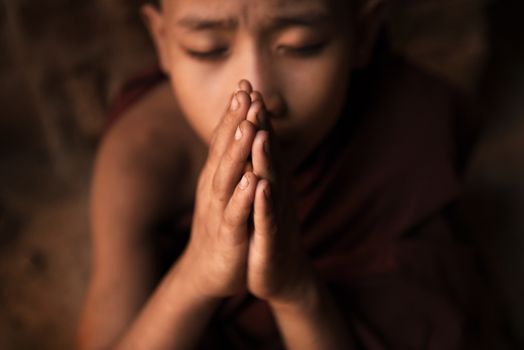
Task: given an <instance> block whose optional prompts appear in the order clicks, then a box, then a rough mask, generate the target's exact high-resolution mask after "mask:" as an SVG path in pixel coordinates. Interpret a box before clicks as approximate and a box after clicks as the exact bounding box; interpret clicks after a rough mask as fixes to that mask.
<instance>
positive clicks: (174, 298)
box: [116, 264, 220, 350]
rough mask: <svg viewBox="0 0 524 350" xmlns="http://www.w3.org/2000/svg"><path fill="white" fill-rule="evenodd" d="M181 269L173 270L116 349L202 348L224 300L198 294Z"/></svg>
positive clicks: (178, 265)
mask: <svg viewBox="0 0 524 350" xmlns="http://www.w3.org/2000/svg"><path fill="white" fill-rule="evenodd" d="M181 269H182V266H181V264H177V265H175V266H173V268H172V269H171V270H170V271H169V273H168V274H167V275H166V277H165V278H164V279H163V281H162V283H161V284H160V285H159V287H158V288H157V289H156V291H155V292H154V294H153V295H152V296H151V298H150V299H149V301H148V302H147V304H146V305H145V307H144V308H143V309H142V311H141V313H140V314H139V316H138V317H137V319H136V320H135V321H134V322H133V324H132V325H131V327H130V328H129V330H128V331H127V332H126V333H125V334H124V336H123V337H122V338H121V339H120V341H119V342H118V344H117V346H116V349H122V350H124V349H125V350H135V349H137V350H138V349H140V350H142V349H144V350H145V349H147V350H161V349H177V350H178V349H192V348H194V347H195V346H196V345H197V344H198V340H199V339H200V336H201V334H202V333H203V332H204V330H205V328H206V326H207V324H208V323H209V320H210V318H211V317H212V315H213V313H214V311H215V309H216V307H217V305H218V303H219V301H220V300H219V299H217V298H215V299H213V298H209V297H206V296H203V295H201V294H199V293H197V292H196V291H195V290H194V289H193V288H192V286H191V284H189V283H187V280H184V279H183V278H182V273H181Z"/></svg>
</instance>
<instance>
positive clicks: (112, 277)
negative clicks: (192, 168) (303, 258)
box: [79, 93, 257, 350]
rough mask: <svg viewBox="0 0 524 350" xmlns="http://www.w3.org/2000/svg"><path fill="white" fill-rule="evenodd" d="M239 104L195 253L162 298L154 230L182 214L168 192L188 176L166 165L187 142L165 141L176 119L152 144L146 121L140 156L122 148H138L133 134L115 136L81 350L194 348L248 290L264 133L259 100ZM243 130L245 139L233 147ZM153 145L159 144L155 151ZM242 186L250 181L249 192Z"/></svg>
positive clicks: (212, 156) (210, 180)
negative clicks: (259, 130)
mask: <svg viewBox="0 0 524 350" xmlns="http://www.w3.org/2000/svg"><path fill="white" fill-rule="evenodd" d="M233 98H235V99H237V100H239V101H240V102H239V104H237V107H236V108H233V105H231V106H230V107H231V108H230V109H229V110H228V112H227V113H226V115H225V116H224V117H223V119H222V121H221V123H220V124H219V127H218V128H217V129H216V137H214V138H213V141H212V143H211V145H210V147H209V157H208V159H207V161H206V164H205V165H204V167H203V170H202V172H201V173H200V176H198V180H199V181H198V185H197V186H196V188H197V189H196V192H197V193H196V199H195V200H196V204H195V210H194V214H193V223H192V227H191V239H190V241H189V244H188V246H187V247H186V248H185V250H184V252H183V254H182V256H181V257H180V258H179V259H178V261H177V262H176V264H175V265H174V266H173V267H172V268H171V270H170V271H169V272H168V274H167V275H166V276H165V277H164V279H163V280H162V282H161V283H160V285H159V286H158V287H157V288H156V289H155V291H154V292H153V293H152V295H150V294H151V290H153V289H154V287H155V285H156V281H155V278H153V277H152V276H153V274H154V271H155V268H154V266H153V264H152V262H153V261H154V258H155V257H154V256H153V255H152V252H151V251H150V250H149V249H148V248H147V247H148V244H147V243H149V242H148V235H147V232H148V228H149V227H150V224H151V223H152V222H153V221H152V220H151V219H152V218H154V217H155V215H158V213H161V212H165V210H166V208H168V207H170V206H171V205H173V202H172V198H170V197H172V195H171V194H170V193H169V191H166V189H169V188H172V186H173V183H177V180H178V179H177V174H178V175H180V176H187V174H186V171H187V170H188V169H187V167H183V166H177V164H175V165H174V166H171V167H170V166H166V165H167V164H171V163H172V162H170V160H171V159H172V158H173V156H174V155H176V154H177V151H176V150H167V148H169V147H171V146H172V144H171V143H172V142H171V143H170V141H172V140H176V139H177V138H176V137H173V135H168V137H166V138H164V139H162V137H161V136H160V135H161V134H162V132H163V131H164V130H169V128H170V123H172V119H171V118H167V119H166V120H167V124H165V125H164V126H162V125H161V127H160V128H158V125H157V127H156V128H155V130H154V132H153V133H151V134H150V135H149V136H147V131H146V130H145V129H144V126H143V123H141V122H139V123H138V125H139V128H138V135H139V137H137V138H136V139H138V140H139V142H138V144H139V147H138V150H137V151H134V150H133V146H130V145H129V143H128V142H123V144H122V143H120V142H116V141H115V140H117V141H118V140H133V139H135V138H134V137H133V136H130V135H127V134H125V135H124V136H121V137H110V138H109V141H108V142H107V143H106V144H105V145H104V146H103V147H102V150H101V152H100V156H99V158H98V160H97V165H96V171H95V177H94V183H93V201H92V210H91V212H92V224H93V227H92V231H93V242H94V247H93V248H94V249H93V254H92V256H93V271H92V280H91V285H90V288H89V292H88V296H87V300H86V303H85V311H84V315H83V317H82V320H81V326H80V337H79V345H80V347H81V348H86V349H106V348H109V347H111V348H117V349H126V350H127V349H172V348H176V349H186V348H192V347H194V346H195V345H196V344H197V340H198V339H199V336H200V335H201V333H202V331H203V330H204V328H205V326H206V324H207V323H208V321H209V319H210V317H211V315H212V314H213V311H214V309H215V308H216V306H217V303H218V302H219V300H220V299H221V298H223V297H227V296H231V295H234V294H236V293H238V291H239V290H240V289H241V288H242V287H243V286H244V285H245V264H246V258H247V251H248V250H247V249H248V232H247V229H248V227H247V221H248V219H249V215H250V212H251V208H252V203H253V200H254V191H255V188H256V183H257V178H256V177H255V175H254V174H253V173H250V172H247V173H244V175H243V176H242V173H243V168H244V166H243V165H244V163H245V162H246V161H247V157H248V155H249V151H250V146H251V143H252V139H253V137H254V134H255V128H254V126H253V125H252V124H251V123H250V122H248V121H246V120H245V114H246V112H247V109H248V107H249V103H250V101H249V96H248V95H247V94H243V93H238V94H235V96H234V97H233ZM139 119H141V120H143V119H144V118H139ZM128 120H129V117H128ZM237 127H238V128H239V130H241V131H242V132H241V134H242V135H243V136H242V137H241V138H239V139H234V140H232V139H233V135H235V134H236V133H235V130H237ZM144 134H145V137H144ZM135 136H136V135H135ZM159 139H161V140H160V141H158V140H159ZM140 140H145V144H146V146H144V145H143V142H142V141H140ZM112 141H113V142H112ZM149 142H153V145H152V146H147V144H148V143H149ZM166 146H169V147H166ZM159 152H160V153H159ZM162 152H166V153H162ZM122 154H125V155H128V154H131V155H132V156H122ZM140 155H142V156H140ZM183 164H184V163H183ZM171 168H173V169H177V170H178V171H171V170H170V169H171ZM180 169H183V171H180ZM197 175H198V174H197ZM189 177H192V176H191V175H189ZM241 177H242V178H243V180H245V181H240V183H239V180H240V178H241ZM180 187H187V186H180ZM190 190H191V191H192V189H190ZM166 192H167V193H166ZM191 195H194V194H193V193H192V194H191Z"/></svg>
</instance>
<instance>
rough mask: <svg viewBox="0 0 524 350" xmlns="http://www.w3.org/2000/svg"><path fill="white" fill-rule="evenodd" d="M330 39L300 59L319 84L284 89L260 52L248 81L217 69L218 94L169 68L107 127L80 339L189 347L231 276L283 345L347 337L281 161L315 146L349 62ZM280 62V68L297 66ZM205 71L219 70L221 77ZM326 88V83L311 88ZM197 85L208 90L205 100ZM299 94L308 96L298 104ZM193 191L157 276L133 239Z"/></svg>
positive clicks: (231, 288)
mask: <svg viewBox="0 0 524 350" xmlns="http://www.w3.org/2000/svg"><path fill="white" fill-rule="evenodd" d="M182 3H185V4H190V3H189V2H187V1H180V2H179V3H178V4H182ZM239 3H242V2H239ZM318 3H319V4H320V3H322V2H321V1H319V2H318ZM261 4H263V3H262V2H261ZM261 9H262V10H264V7H261ZM148 11H151V9H150V8H149V10H148ZM146 12H147V11H146ZM149 15H150V16H152V17H153V18H156V17H154V16H155V13H149ZM260 18H263V17H260ZM155 21H156V20H155V19H152V25H151V27H152V28H153V29H152V31H153V32H154V33H157V35H160V34H159V33H162V31H163V28H161V26H160V24H159V22H155ZM291 37H292V36H291ZM155 38H156V42H157V47H159V50H160V52H159V56H160V57H161V58H162V62H163V66H164V69H165V70H166V71H167V72H168V74H169V73H172V74H173V75H172V77H179V78H178V79H184V75H183V73H181V70H182V69H185V70H188V69H189V71H191V69H196V71H194V72H193V73H194V74H193V78H192V79H189V80H187V81H196V82H198V80H199V79H198V78H197V77H198V76H200V75H202V77H204V75H203V74H204V72H205V71H206V70H207V69H203V67H202V65H201V63H195V62H194V61H191V60H189V61H188V60H187V58H186V61H184V59H183V58H182V57H177V59H176V60H173V62H172V63H170V62H171V61H170V58H169V54H168V53H167V52H172V51H170V50H169V49H166V50H163V49H161V48H160V47H162V45H164V43H162V42H161V40H162V39H161V38H160V37H159V36H155ZM369 40H372V36H371V38H370V39H369ZM330 42H331V43H333V44H332V45H333V46H332V47H331V46H328V47H330V48H329V49H327V51H326V52H325V53H322V54H321V55H320V56H318V58H315V59H311V60H304V62H303V68H304V69H305V68H308V69H310V71H311V74H313V75H315V74H320V75H319V76H318V78H319V79H320V80H319V82H321V83H320V84H319V86H317V88H318V90H317V91H304V92H303V93H302V95H301V94H297V93H291V92H289V91H291V90H288V89H290V87H291V86H293V85H294V84H296V83H297V82H296V81H293V79H291V78H292V77H290V79H291V81H288V82H287V83H286V84H284V85H283V86H280V88H279V87H278V84H274V83H272V82H271V81H268V80H261V76H260V75H259V74H262V73H263V72H264V69H262V68H263V67H262V66H259V67H258V68H257V65H261V64H265V63H264V61H259V60H255V61H253V64H254V65H253V66H251V67H252V68H254V70H253V72H255V73H253V74H254V76H252V77H251V79H250V80H254V81H255V83H254V84H253V85H252V82H250V81H246V80H244V81H241V82H240V84H239V85H238V86H237V89H238V91H237V92H236V93H232V92H229V93H227V94H226V93H224V92H223V91H224V87H223V86H221V85H227V84H226V83H225V81H224V84H220V82H218V83H217V84H218V86H221V87H220V89H221V90H222V91H220V92H218V90H217V87H216V86H211V87H210V86H207V87H206V86H201V87H192V86H185V87H184V86H183V84H182V83H180V82H178V83H177V82H176V81H174V80H173V79H172V80H171V87H172V88H173V91H174V94H175V96H173V95H172V94H170V92H169V87H167V86H166V85H163V86H161V87H159V88H158V89H157V90H156V91H154V92H153V93H152V94H151V95H150V96H149V97H148V98H147V99H145V100H144V101H143V102H142V104H141V105H139V106H136V107H134V109H133V110H132V111H131V112H130V113H129V114H130V115H126V116H123V117H122V118H121V122H119V124H117V125H115V127H114V128H113V130H112V131H111V134H110V135H109V136H108V137H107V138H106V140H105V142H104V145H103V146H102V148H101V150H100V152H99V154H98V158H97V165H96V170H95V175H94V180H93V195H92V229H93V237H94V239H93V241H94V249H93V251H94V254H93V272H92V279H91V283H90V288H89V291H88V295H87V299H86V304H85V311H84V314H83V317H82V319H81V322H80V336H79V348H82V349H107V348H121V349H191V348H194V347H195V346H196V345H197V341H198V339H199V336H200V335H201V334H202V332H203V331H204V329H205V326H206V325H207V323H208V322H209V320H210V318H211V317H212V315H213V313H214V310H215V308H216V307H217V305H218V303H219V302H220V300H221V299H222V298H224V297H227V296H232V295H235V294H236V293H237V292H238V291H240V290H241V289H243V288H247V289H248V290H249V291H250V292H251V293H252V294H254V295H255V296H256V297H258V298H260V299H262V300H265V301H266V302H268V303H269V305H270V306H271V308H272V310H273V311H274V314H275V317H276V319H277V322H278V325H279V328H280V331H281V333H282V335H283V338H284V341H285V342H286V345H287V346H288V347H289V348H290V349H338V348H349V346H350V345H349V344H350V343H349V341H350V340H349V339H348V338H347V331H346V329H347V328H346V327H345V325H344V323H343V321H342V319H341V317H340V315H338V313H337V311H336V306H335V305H334V302H333V300H332V299H331V297H330V296H329V294H328V293H327V291H326V289H325V287H324V286H323V285H322V284H321V283H320V282H319V280H318V278H316V276H315V273H314V271H313V269H312V268H311V263H310V261H308V258H307V256H306V254H305V252H304V250H303V248H302V247H301V242H300V239H299V236H300V232H299V230H298V222H297V218H296V217H297V215H296V212H295V209H294V208H295V205H294V203H293V198H294V197H293V193H292V192H291V187H290V186H289V176H288V173H289V169H288V168H286V167H284V166H283V164H287V163H289V162H290V161H291V160H294V161H297V159H298V160H299V159H301V157H304V156H305V154H306V151H307V150H309V149H311V148H312V147H314V146H315V144H316V142H318V140H320V139H321V137H322V136H323V133H325V132H327V130H328V129H329V127H330V125H331V123H333V122H334V120H335V119H336V116H337V115H338V113H339V110H340V107H341V106H342V104H343V101H342V100H341V99H342V98H343V96H344V93H345V90H344V88H343V87H344V85H345V81H346V78H344V77H342V78H340V77H339V75H340V72H341V69H342V71H346V72H349V71H348V69H349V67H348V66H347V65H346V64H345V63H344V64H342V63H341V62H345V60H346V59H347V58H348V56H347V53H348V52H349V51H348V50H347V47H345V46H344V45H345V44H342V42H341V41H337V40H335V39H333V41H330ZM322 52H323V51H322ZM175 62H176V64H175ZM184 62H185V63H184ZM274 62H277V61H274ZM278 62H280V63H278V64H279V65H281V67H280V68H285V67H286V66H288V65H289V66H288V67H292V64H296V62H293V61H290V62H288V61H285V60H280V61H278ZM231 66H232V67H235V62H232V63H231ZM188 67H191V68H188ZM322 67H323V68H322ZM267 68H268V66H266V67H265V69H267ZM280 68H279V69H280ZM321 69H324V73H322V71H321ZM177 72H178V73H180V74H177ZM261 72H262V73H261ZM214 73H215V76H217V80H219V78H218V77H219V76H222V77H223V76H224V75H223V74H221V73H220V72H218V71H215V72H214ZM233 73H234V74H231V76H237V75H239V74H240V75H241V74H242V72H233ZM302 73H304V70H302ZM322 74H325V75H326V77H327V78H322V79H321V77H322V76H323V75H322ZM230 78H231V77H229V78H228V79H230ZM313 78H314V77H313ZM339 78H340V79H339ZM322 82H323V83H322ZM323 84H324V85H326V86H323ZM177 87H178V89H177ZM295 87H297V86H295ZM324 87H325V88H327V89H328V90H327V91H334V93H327V94H326V93H321V92H322V91H326V90H325V89H324ZM254 89H257V90H258V89H260V90H259V91H253V90H254ZM315 94H316V95H318V96H316V95H315ZM227 95H228V97H227V99H226V98H225V96H227ZM191 96H193V97H191ZM195 96H197V98H195ZM201 96H209V97H210V98H209V99H210V101H207V100H206V101H205V102H206V103H203V101H202V97H201ZM313 96H316V97H315V98H313ZM173 97H175V98H173ZM308 98H309V99H312V100H313V102H314V104H312V105H309V106H308V105H305V106H303V104H304V103H303V102H304V101H307V99H308ZM305 99H306V100H305ZM175 100H176V101H178V103H177V102H175ZM267 101H270V102H267ZM224 105H226V106H227V108H226V111H225V112H223V113H222V112H221V111H223V110H224V108H222V106H224ZM283 111H287V112H283ZM311 111H313V112H314V113H313V114H308V113H310V112H311ZM315 111H316V112H315ZM315 113H316V114H315ZM146 116H147V121H145V120H146V119H145V118H144V117H146ZM326 118H327V119H326ZM327 121H329V122H327ZM319 122H322V123H324V124H323V126H322V131H321V132H319V125H320V124H318V123H319ZM290 130H291V131H290ZM315 132H317V134H315ZM144 135H145V136H144ZM182 135H185V136H183V137H182ZM291 135H296V137H297V138H298V140H295V141H296V142H297V143H296V144H295V145H294V146H293V144H292V143H288V144H287V145H288V146H289V147H287V148H286V149H287V150H291V151H288V152H284V151H283V150H282V149H281V147H280V146H281V144H282V143H283V141H284V142H285V141H287V140H288V139H287V138H288V137H290V136H291ZM308 135H310V136H308ZM306 140H307V141H306ZM304 143H305V144H306V145H304V147H298V146H299V145H301V144H304ZM265 144H267V145H268V146H269V147H268V151H267V152H266V151H265V149H266V148H265V147H264V145H265ZM297 152H299V153H297ZM300 152H304V153H300ZM250 156H251V162H249V157H250ZM186 159H190V160H191V162H190V164H187V163H184V160H186ZM130 167H131V169H130ZM173 184H176V186H174V185H173ZM166 189H169V190H166ZM193 197H194V198H195V199H196V204H195V211H194V216H193V224H192V228H191V238H190V241H189V244H188V246H187V247H186V249H185V250H184V252H183V254H182V255H181V257H180V258H179V259H178V260H177V261H176V262H175V263H174V264H173V265H172V267H171V269H170V270H169V271H168V273H167V274H166V275H165V276H157V275H156V274H155V272H156V271H157V268H156V266H155V263H154V257H153V256H152V255H151V251H150V250H149V249H148V244H144V243H145V242H147V241H148V228H149V227H150V225H151V223H153V222H155V221H156V220H159V218H160V216H162V215H164V216H169V215H170V214H171V213H172V212H173V211H176V208H178V207H181V206H183V204H184V203H188V202H190V201H191V199H192V198H193ZM166 208H169V209H166ZM251 212H253V221H252V222H248V221H249V220H250V213H251ZM248 227H253V232H249V231H248ZM283 252H286V254H283ZM203 257H205V259H204V258H203ZM290 276H293V278H289V277H290ZM159 279H161V281H160V283H159V284H158V281H159Z"/></svg>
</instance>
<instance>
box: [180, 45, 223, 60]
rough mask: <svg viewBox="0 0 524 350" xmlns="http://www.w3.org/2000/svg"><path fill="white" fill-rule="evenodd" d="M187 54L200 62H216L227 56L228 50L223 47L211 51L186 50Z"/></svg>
mask: <svg viewBox="0 0 524 350" xmlns="http://www.w3.org/2000/svg"><path fill="white" fill-rule="evenodd" d="M186 52H187V54H188V55H189V56H191V57H193V58H196V59H200V60H214V59H219V58H222V57H224V56H225V54H226V53H227V48H225V47H221V48H217V49H213V50H209V51H193V50H186Z"/></svg>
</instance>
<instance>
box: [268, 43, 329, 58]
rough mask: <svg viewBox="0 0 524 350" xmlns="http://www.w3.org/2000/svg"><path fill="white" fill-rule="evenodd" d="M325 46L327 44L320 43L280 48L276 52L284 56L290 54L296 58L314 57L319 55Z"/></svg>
mask: <svg viewBox="0 0 524 350" xmlns="http://www.w3.org/2000/svg"><path fill="white" fill-rule="evenodd" d="M326 45H327V42H320V43H316V44H312V45H305V46H299V47H293V46H280V47H279V48H278V51H279V52H281V53H284V54H291V55H297V56H314V55H316V54H319V53H320V52H321V51H322V50H323V49H324V48H325V47H326Z"/></svg>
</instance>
